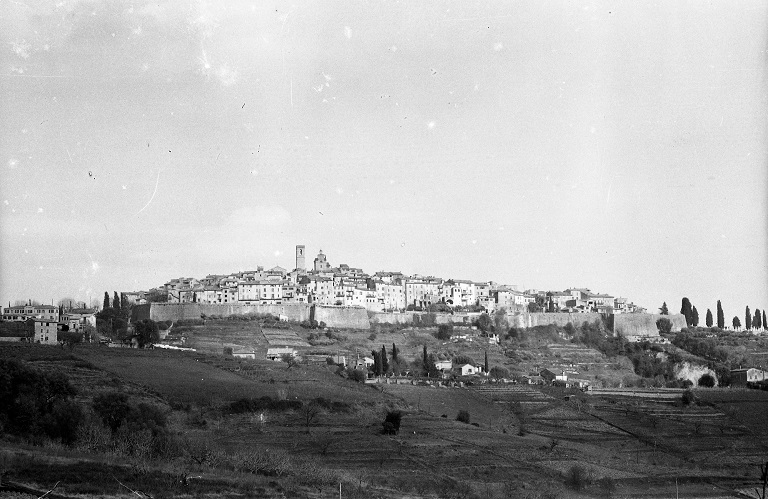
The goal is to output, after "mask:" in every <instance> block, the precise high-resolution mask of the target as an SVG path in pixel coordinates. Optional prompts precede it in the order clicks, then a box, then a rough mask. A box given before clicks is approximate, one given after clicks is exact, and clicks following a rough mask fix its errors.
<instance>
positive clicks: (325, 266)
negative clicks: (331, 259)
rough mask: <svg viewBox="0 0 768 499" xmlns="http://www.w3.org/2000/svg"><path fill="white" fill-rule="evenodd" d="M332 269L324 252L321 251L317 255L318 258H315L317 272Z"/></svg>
mask: <svg viewBox="0 0 768 499" xmlns="http://www.w3.org/2000/svg"><path fill="white" fill-rule="evenodd" d="M330 268H331V264H330V263H328V260H326V259H325V255H324V254H323V250H320V253H318V254H317V258H315V272H320V271H325V270H329V269H330Z"/></svg>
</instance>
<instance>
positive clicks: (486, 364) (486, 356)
mask: <svg viewBox="0 0 768 499" xmlns="http://www.w3.org/2000/svg"><path fill="white" fill-rule="evenodd" d="M483 367H485V373H486V374H488V350H486V351H485V366H483Z"/></svg>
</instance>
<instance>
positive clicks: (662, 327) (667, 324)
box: [656, 317, 672, 334]
mask: <svg viewBox="0 0 768 499" xmlns="http://www.w3.org/2000/svg"><path fill="white" fill-rule="evenodd" d="M656 327H657V328H658V329H659V333H662V334H669V333H671V332H672V321H671V320H669V319H667V318H666V317H662V318H661V319H659V320H657V321H656Z"/></svg>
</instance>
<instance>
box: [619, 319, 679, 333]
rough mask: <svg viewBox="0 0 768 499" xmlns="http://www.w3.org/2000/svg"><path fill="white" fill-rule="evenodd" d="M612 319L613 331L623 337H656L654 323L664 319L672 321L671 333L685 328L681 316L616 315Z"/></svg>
mask: <svg viewBox="0 0 768 499" xmlns="http://www.w3.org/2000/svg"><path fill="white" fill-rule="evenodd" d="M613 317H614V331H615V332H616V334H620V335H623V336H658V335H659V329H658V328H657V327H656V321H657V320H659V319H660V318H662V317H666V318H667V319H669V320H670V321H672V331H674V332H678V331H680V328H684V327H685V316H684V315H683V314H670V315H659V314H616V315H614V316H613Z"/></svg>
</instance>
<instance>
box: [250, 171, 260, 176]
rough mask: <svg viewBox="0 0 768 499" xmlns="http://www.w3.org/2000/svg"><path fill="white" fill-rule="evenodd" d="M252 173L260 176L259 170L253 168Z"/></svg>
mask: <svg viewBox="0 0 768 499" xmlns="http://www.w3.org/2000/svg"><path fill="white" fill-rule="evenodd" d="M251 175H253V176H254V177H258V176H259V170H251Z"/></svg>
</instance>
